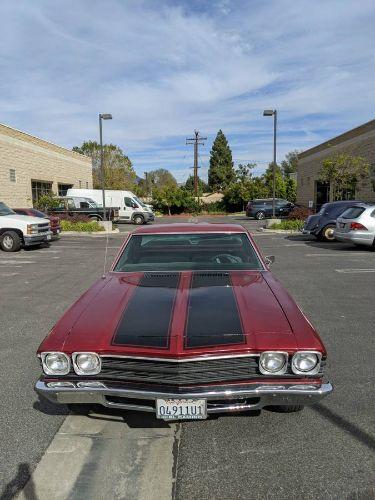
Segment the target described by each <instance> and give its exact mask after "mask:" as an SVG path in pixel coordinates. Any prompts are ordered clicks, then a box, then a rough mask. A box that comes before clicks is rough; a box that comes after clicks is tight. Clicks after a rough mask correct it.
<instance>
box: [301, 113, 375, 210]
mask: <svg viewBox="0 0 375 500" xmlns="http://www.w3.org/2000/svg"><path fill="white" fill-rule="evenodd" d="M333 153H349V154H351V155H354V156H362V157H363V158H366V159H367V160H368V161H369V163H370V165H371V171H370V174H369V176H368V178H366V179H364V180H363V181H361V182H359V183H358V184H357V186H356V190H355V193H353V192H348V193H347V199H353V198H355V199H357V200H363V201H375V120H371V121H370V122H367V123H365V124H363V125H361V126H359V127H356V128H353V129H352V130H349V131H348V132H345V133H344V134H341V135H338V136H337V137H334V138H333V139H330V140H328V141H326V142H323V143H322V144H319V145H318V146H315V147H313V148H311V149H308V150H307V151H304V152H303V153H301V154H299V155H298V172H297V203H299V204H301V205H304V206H309V203H310V204H311V203H313V208H315V209H319V208H320V207H321V205H322V204H323V203H326V202H327V201H329V184H328V183H325V182H321V181H320V180H319V171H320V169H321V168H322V162H323V160H324V159H325V158H326V157H327V156H330V155H332V154H333Z"/></svg>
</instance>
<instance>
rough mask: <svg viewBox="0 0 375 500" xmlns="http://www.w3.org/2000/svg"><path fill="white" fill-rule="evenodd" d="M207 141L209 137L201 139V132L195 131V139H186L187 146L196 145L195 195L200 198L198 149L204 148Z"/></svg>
mask: <svg viewBox="0 0 375 500" xmlns="http://www.w3.org/2000/svg"><path fill="white" fill-rule="evenodd" d="M203 141H207V137H201V136H200V135H199V130H194V137H190V138H187V139H186V144H187V145H188V144H194V167H193V168H194V193H195V196H198V168H199V167H198V147H199V146H204V142H203Z"/></svg>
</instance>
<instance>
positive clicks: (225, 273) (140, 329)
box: [35, 223, 332, 419]
mask: <svg viewBox="0 0 375 500" xmlns="http://www.w3.org/2000/svg"><path fill="white" fill-rule="evenodd" d="M267 262H269V259H268V260H267V258H266V259H265V258H263V257H262V256H261V254H260V252H259V250H258V249H257V247H256V245H255V243H254V241H253V240H252V238H251V235H250V234H249V233H248V232H247V231H246V230H245V229H244V228H243V227H242V226H239V225H234V224H225V225H224V224H207V223H200V224H170V225H157V226H151V227H148V226H145V227H142V228H139V229H138V230H136V231H134V232H133V233H132V234H130V235H129V236H128V238H127V240H126V241H125V243H124V245H123V247H122V248H121V250H120V252H119V254H118V256H117V258H116V259H115V261H114V263H113V265H112V267H111V270H110V272H108V274H106V275H105V276H104V277H103V278H101V279H99V280H98V281H97V282H96V283H94V285H93V286H92V287H91V288H89V290H87V291H86V292H85V293H84V294H83V295H82V296H81V298H80V299H78V301H77V302H76V303H75V304H74V305H73V306H72V307H71V308H70V309H69V310H68V311H67V312H66V313H65V314H64V315H63V317H62V318H61V319H60V321H58V323H57V324H56V325H55V326H54V328H53V329H52V331H51V332H50V333H49V335H48V336H47V337H46V338H45V339H44V341H43V342H42V344H41V346H40V347H39V349H38V353H37V354H38V357H39V359H40V361H41V366H42V370H43V375H42V376H41V378H40V379H39V381H38V382H37V384H36V387H35V389H36V391H37V393H38V394H40V395H42V396H45V397H46V398H48V399H49V400H51V401H54V402H57V403H64V404H68V405H72V404H73V405H74V404H75V403H84V404H98V403H99V404H101V405H104V406H107V407H116V408H123V409H128V410H138V411H146V412H152V413H155V414H156V417H157V418H162V419H202V418H206V417H207V414H211V413H223V412H238V411H246V410H258V409H261V408H263V407H267V406H273V407H277V408H278V409H279V410H280V411H284V412H290V411H298V410H300V409H302V408H303V405H305V404H312V403H316V402H317V401H319V400H320V399H321V398H323V397H324V396H326V395H327V394H329V393H330V392H331V391H332V386H331V384H330V383H329V382H327V381H326V380H325V379H324V375H323V370H324V367H325V364H326V350H325V348H324V345H323V343H322V341H321V339H320V338H319V335H318V333H317V332H316V330H315V329H314V328H313V326H312V325H311V323H310V322H309V321H308V319H307V318H306V317H305V315H304V314H303V313H302V311H301V310H300V309H299V308H298V306H297V305H296V304H295V302H294V300H293V299H292V298H291V297H290V295H289V294H288V293H287V292H286V291H285V290H284V288H283V287H282V285H281V284H280V283H279V281H278V280H277V279H276V278H275V277H274V276H273V275H272V273H271V272H270V271H269V269H268V264H267ZM75 409H76V408H75Z"/></svg>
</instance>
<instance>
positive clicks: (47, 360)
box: [42, 352, 70, 375]
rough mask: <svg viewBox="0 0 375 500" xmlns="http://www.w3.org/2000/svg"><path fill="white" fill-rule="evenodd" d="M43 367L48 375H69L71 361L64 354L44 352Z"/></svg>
mask: <svg viewBox="0 0 375 500" xmlns="http://www.w3.org/2000/svg"><path fill="white" fill-rule="evenodd" d="M42 366H43V371H44V373H45V374H46V375H67V374H68V373H69V370H70V359H69V357H68V356H67V355H66V354H65V353H63V352H43V353H42Z"/></svg>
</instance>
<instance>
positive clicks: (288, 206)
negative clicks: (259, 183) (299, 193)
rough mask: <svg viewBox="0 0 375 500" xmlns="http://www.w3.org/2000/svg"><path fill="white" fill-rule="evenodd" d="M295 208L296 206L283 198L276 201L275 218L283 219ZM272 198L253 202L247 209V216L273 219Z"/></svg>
mask: <svg viewBox="0 0 375 500" xmlns="http://www.w3.org/2000/svg"><path fill="white" fill-rule="evenodd" d="M293 208H294V204H293V203H291V202H290V201H288V200H282V199H281V198H276V199H275V216H276V217H282V216H285V215H288V214H289V212H291V211H292V210H293ZM272 212H273V211H272V198H264V199H262V200H251V201H249V203H248V204H247V207H246V216H247V217H255V219H258V220H262V219H265V218H266V217H272Z"/></svg>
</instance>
